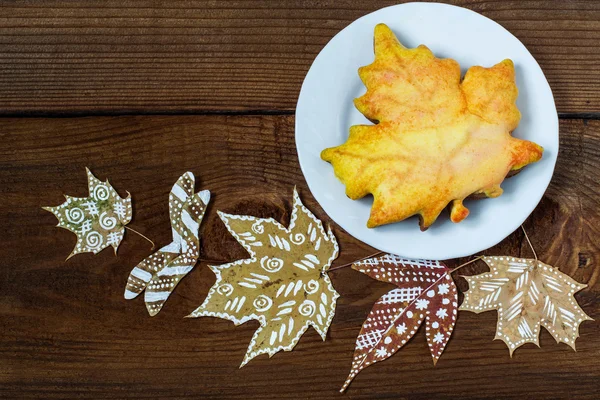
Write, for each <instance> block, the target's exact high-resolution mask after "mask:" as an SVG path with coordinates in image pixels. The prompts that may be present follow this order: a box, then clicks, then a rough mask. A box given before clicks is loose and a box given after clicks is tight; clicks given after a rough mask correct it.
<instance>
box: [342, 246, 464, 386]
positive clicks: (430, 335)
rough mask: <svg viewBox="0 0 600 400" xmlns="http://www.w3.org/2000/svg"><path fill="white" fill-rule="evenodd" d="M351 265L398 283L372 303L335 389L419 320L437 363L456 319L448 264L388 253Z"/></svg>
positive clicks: (395, 345)
mask: <svg viewBox="0 0 600 400" xmlns="http://www.w3.org/2000/svg"><path fill="white" fill-rule="evenodd" d="M352 268H353V269H355V270H357V271H360V272H362V273H363V274H366V275H368V276H370V277H371V278H373V279H377V280H378V281H382V282H388V283H391V284H393V285H396V286H398V288H397V289H393V290H391V291H389V292H388V293H386V294H384V295H383V296H382V297H381V298H379V300H377V302H375V304H374V305H373V308H372V309H371V312H370V313H369V316H368V317H367V319H366V320H365V322H364V323H363V326H362V328H361V330H360V333H359V335H358V337H357V339H356V349H355V350H354V357H353V361H352V369H351V371H350V374H349V376H348V379H346V382H345V383H344V386H343V387H342V389H341V390H340V391H342V392H343V391H344V390H345V389H346V388H347V387H348V385H349V384H350V382H351V381H352V379H354V377H355V376H356V375H357V374H358V373H359V372H360V371H362V370H363V369H364V368H366V367H367V366H369V365H371V364H374V363H376V362H379V361H383V360H385V359H387V358H389V357H391V356H392V355H393V354H394V353H395V352H396V351H398V350H399V349H400V348H401V347H402V346H404V345H405V344H406V342H408V340H410V338H411V337H412V336H413V335H414V334H415V333H416V331H417V329H418V328H419V326H420V325H421V324H422V323H423V321H425V336H426V337H427V344H428V345H429V350H430V352H431V357H433V363H434V364H435V363H437V360H438V359H439V358H440V356H441V354H442V352H443V351H444V348H445V347H446V344H447V343H448V340H450V335H452V331H453V329H454V325H455V323H456V314H457V309H458V304H457V301H458V298H457V291H456V285H455V284H454V281H453V280H452V277H450V271H451V270H450V269H449V268H448V267H446V266H445V265H443V264H441V263H440V262H438V261H428V260H406V259H403V258H401V257H399V256H395V255H392V254H386V255H384V256H382V257H378V258H370V259H367V260H363V261H359V262H356V263H354V264H353V265H352Z"/></svg>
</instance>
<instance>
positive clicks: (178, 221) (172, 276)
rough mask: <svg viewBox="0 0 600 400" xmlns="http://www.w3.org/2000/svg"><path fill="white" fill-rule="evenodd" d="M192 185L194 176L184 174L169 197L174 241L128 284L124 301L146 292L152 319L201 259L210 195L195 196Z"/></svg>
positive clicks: (135, 271)
mask: <svg viewBox="0 0 600 400" xmlns="http://www.w3.org/2000/svg"><path fill="white" fill-rule="evenodd" d="M194 183H195V177H194V174H192V173H191V172H186V173H185V174H183V175H182V176H181V177H180V178H179V179H178V180H177V182H176V183H175V185H173V188H172V189H171V194H170V195H169V217H170V220H171V228H172V231H173V241H172V242H171V243H170V244H168V245H166V246H164V247H163V248H161V249H160V250H158V251H157V252H155V253H154V254H152V255H150V256H148V257H147V258H145V259H144V260H143V261H142V262H140V263H139V264H138V265H137V266H136V267H135V268H133V270H132V271H131V274H130V275H129V278H128V280H127V286H126V288H125V298H126V299H133V298H135V297H137V296H138V295H139V294H140V293H141V292H143V291H144V290H145V293H144V301H145V302H146V308H147V309H148V313H150V315H151V316H154V315H156V314H158V312H159V311H160V310H161V308H162V306H163V305H164V304H165V302H166V301H167V298H168V297H169V295H170V294H171V292H173V290H174V289H175V286H176V285H177V284H178V283H179V282H180V281H181V279H183V277H184V276H186V275H187V273H188V272H190V271H191V270H192V268H194V265H196V262H197V261H198V257H199V256H200V239H199V238H198V230H199V229H200V223H201V222H202V218H203V217H204V212H205V211H206V206H207V205H208V202H209V200H210V192H209V191H208V190H203V191H201V192H198V193H196V194H194Z"/></svg>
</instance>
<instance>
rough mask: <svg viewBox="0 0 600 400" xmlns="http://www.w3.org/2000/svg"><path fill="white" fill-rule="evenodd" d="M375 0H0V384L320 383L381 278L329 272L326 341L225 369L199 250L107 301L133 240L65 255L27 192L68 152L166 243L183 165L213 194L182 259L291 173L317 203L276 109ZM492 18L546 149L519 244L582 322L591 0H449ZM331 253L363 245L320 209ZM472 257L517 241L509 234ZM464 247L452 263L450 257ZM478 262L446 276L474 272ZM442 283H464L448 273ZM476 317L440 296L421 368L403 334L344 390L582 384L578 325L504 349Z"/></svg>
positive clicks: (240, 332)
mask: <svg viewBox="0 0 600 400" xmlns="http://www.w3.org/2000/svg"><path fill="white" fill-rule="evenodd" d="M394 3H396V2H395V1H372V2H364V1H358V0H335V1H334V0H321V1H309V0H303V1H222V2H221V1H202V2H194V1H183V0H172V1H169V2H162V3H161V2H157V1H130V0H119V1H115V0H103V1H96V0H94V1H66V0H64V1H58V0H57V1H28V0H19V1H4V2H2V3H0V113H1V114H2V115H3V118H0V199H1V200H0V221H2V224H3V227H2V229H1V230H0V242H1V243H2V246H1V248H0V260H1V262H0V263H1V267H0V326H1V328H0V397H1V398H64V397H71V398H73V397H77V398H107V399H108V398H110V399H117V398H119V399H120V398H136V399H137V398H145V399H146V398H148V399H149V398H152V399H154V398H183V397H186V396H190V397H192V398H202V399H213V398H232V399H249V398H256V399H259V398H260V399H267V398H268V399H282V398H315V399H317V398H318V399H324V398H333V399H336V398H340V396H341V395H339V394H338V392H337V391H338V389H339V387H340V385H341V384H342V383H343V381H344V379H345V377H346V375H347V373H348V371H349V367H350V362H351V358H352V353H353V350H354V342H355V339H356V335H357V334H358V331H359V330H360V327H361V324H362V322H363V320H364V318H365V317H366V315H367V313H368V311H369V310H370V308H371V306H372V303H373V302H374V301H375V300H376V299H377V298H378V297H379V296H380V295H382V294H383V293H384V292H386V291H387V290H388V289H389V286H388V285H386V284H383V283H380V282H376V281H374V280H372V279H370V278H368V277H367V276H365V275H362V274H360V273H358V272H355V271H352V270H351V269H348V268H346V269H341V270H339V271H336V272H332V279H333V282H334V285H335V287H336V289H337V290H338V291H339V292H340V294H341V295H342V297H341V298H340V300H339V301H338V307H337V313H336V316H335V319H334V321H333V324H332V326H331V329H330V331H329V334H328V339H327V341H326V342H322V341H321V340H320V338H319V337H318V335H317V333H316V332H315V331H314V330H309V331H308V332H307V333H306V334H305V335H304V336H303V337H302V339H301V340H300V342H299V344H298V345H297V346H296V348H295V350H294V351H293V352H285V353H278V354H277V355H275V356H274V357H273V358H272V359H268V357H266V356H261V357H258V358H257V359H255V360H253V361H251V362H250V363H249V364H248V365H247V366H245V367H244V368H242V369H238V366H239V364H240V362H241V360H242V358H243V355H244V353H245V350H246V348H247V346H248V343H249V340H250V338H251V336H252V333H253V332H254V330H255V329H256V328H257V326H258V324H257V323H255V322H249V323H246V324H244V325H242V326H239V327H235V326H234V325H233V324H232V323H231V322H228V321H225V320H221V319H214V318H203V319H184V318H183V317H184V316H185V315H187V314H188V313H189V312H190V311H192V310H193V309H194V308H195V307H197V306H198V305H199V304H200V303H201V302H202V301H203V299H204V298H205V296H206V294H207V291H208V288H209V287H210V286H211V285H212V284H213V282H214V275H213V274H212V273H211V272H210V271H209V269H208V268H207V267H206V265H207V263H206V262H201V263H200V264H198V265H197V266H196V268H195V270H193V271H192V272H191V273H190V274H189V275H188V276H187V277H186V278H185V279H184V280H183V281H182V282H181V284H180V285H179V286H178V287H177V289H176V290H175V292H174V293H173V295H172V296H171V297H170V299H169V301H168V302H167V303H166V305H165V307H164V309H163V310H162V311H161V313H160V314H159V315H158V316H156V317H153V318H150V317H149V316H148V315H147V313H146V309H145V306H144V304H143V301H142V299H136V300H134V301H126V300H124V298H123V291H124V287H125V283H126V279H127V276H128V274H129V271H130V270H131V268H132V267H133V266H134V265H136V264H137V263H138V262H139V261H140V260H142V259H143V258H144V257H146V256H147V255H149V254H150V249H149V245H148V243H147V242H145V241H144V240H143V239H141V238H140V237H138V236H136V235H132V234H129V233H128V234H127V235H126V237H125V240H124V241H123V243H122V245H121V247H120V249H119V254H118V256H117V257H115V255H114V254H113V253H112V251H110V250H105V251H103V252H101V253H100V254H98V255H96V256H94V255H92V254H85V255H79V256H76V257H74V258H72V259H70V260H68V261H67V262H65V260H64V259H65V257H66V255H67V254H69V252H70V251H71V249H72V247H73V245H74V242H75V237H74V235H73V234H71V233H70V232H67V231H65V230H61V229H57V228H55V223H56V221H55V218H54V217H53V216H52V215H51V214H50V213H47V212H45V211H43V210H42V209H41V207H42V206H45V205H57V204H59V203H61V202H62V200H63V197H62V196H63V194H70V195H79V196H83V195H86V193H87V187H86V180H85V179H86V178H85V173H84V167H86V166H89V167H90V168H91V169H92V170H93V172H94V173H96V175H98V177H99V178H101V179H104V178H107V177H108V178H110V180H111V183H112V184H113V185H114V187H115V188H117V190H118V191H119V192H120V193H121V194H125V191H126V190H127V191H130V192H131V193H132V194H133V199H134V209H135V210H134V220H133V222H132V223H131V227H134V228H136V229H138V230H139V231H141V232H143V233H145V234H147V235H148V236H151V237H152V238H153V239H154V241H155V242H156V243H157V244H158V245H164V244H167V243H168V242H170V240H171V238H170V235H171V232H170V226H169V222H168V217H167V216H168V214H167V195H168V192H169V190H170V188H171V185H172V184H173V183H174V182H175V180H176V179H177V177H178V176H179V175H180V174H182V173H183V172H185V171H188V170H189V171H193V172H194V173H195V174H196V175H197V176H198V177H199V185H198V187H199V188H203V189H204V188H207V189H210V190H211V191H212V193H213V199H214V201H213V202H212V205H211V207H210V209H209V212H208V215H207V217H206V218H205V222H204V223H203V225H202V227H201V233H202V239H203V242H202V253H201V257H202V258H203V259H210V260H215V261H229V260H236V259H239V258H244V257H246V254H245V251H244V250H243V249H242V248H241V247H240V246H239V245H238V244H237V242H235V240H234V239H233V238H232V237H231V236H230V235H229V234H228V233H227V232H226V230H225V228H224V226H223V224H222V223H221V222H220V220H219V219H218V217H217V214H216V210H224V211H227V212H232V213H244V214H246V213H247V214H252V215H256V216H260V217H267V216H273V217H275V218H277V219H279V220H281V221H282V222H286V221H287V219H288V218H289V213H290V199H291V195H292V188H293V185H296V186H297V187H298V188H299V191H300V193H301V196H302V198H303V199H304V200H305V202H306V204H307V206H308V207H309V208H310V209H311V210H313V211H314V212H315V213H316V214H317V216H318V217H319V218H322V219H323V220H325V221H329V219H328V217H327V215H326V214H325V213H324V212H323V211H322V209H321V208H320V207H319V205H318V204H317V203H316V202H315V201H314V199H313V197H312V196H311V194H310V192H309V190H308V188H307V186H306V182H305V180H304V178H303V175H302V173H301V171H300V168H299V166H298V159H297V155H296V149H295V144H294V107H295V104H296V99H297V97H298V91H299V89H300V85H301V83H302V80H303V78H304V75H305V74H306V72H307V70H308V68H309V66H310V64H311V62H312V60H313V59H314V57H315V56H316V54H317V53H318V52H319V50H320V49H321V48H322V47H323V46H324V45H325V44H326V43H327V41H328V40H329V39H331V37H332V36H333V35H335V34H336V33H337V32H338V31H339V30H341V29H342V28H344V27H345V26H346V25H348V24H349V23H350V22H351V21H353V20H354V19H356V18H358V17H360V16H362V15H364V14H366V13H368V12H370V11H373V10H376V9H378V8H380V7H383V6H387V5H391V4H394ZM454 3H455V4H458V5H462V6H465V7H468V8H471V9H473V10H475V11H478V12H480V13H482V14H484V15H486V16H488V17H490V18H492V19H494V20H495V21H497V22H499V23H500V24H502V25H503V26H505V27H506V28H507V29H508V30H510V31H511V32H512V33H513V34H515V35H516V36H517V37H518V38H519V39H520V40H521V41H523V43H524V44H525V45H526V46H527V48H528V49H529V50H530V51H531V52H532V53H533V55H534V56H535V57H536V59H537V60H538V62H539V63H540V65H541V67H542V69H543V70H544V73H545V74H546V76H547V78H548V80H549V82H550V85H551V87H552V90H553V92H554V96H555V100H556V105H557V108H558V111H559V115H560V117H561V120H560V146H561V150H560V154H559V157H558V164H557V167H556V172H555V175H554V178H553V180H552V183H551V185H550V188H549V189H548V191H547V193H546V195H545V197H544V198H543V200H542V202H541V203H540V205H539V206H538V207H537V209H536V210H535V211H534V213H533V214H532V215H531V217H530V218H529V219H528V220H527V222H526V224H525V227H526V229H527V230H528V232H529V235H530V237H531V239H532V242H533V243H534V245H535V247H536V248H537V251H538V254H539V257H540V258H541V259H542V260H544V261H546V262H547V263H549V264H552V265H554V266H556V267H558V268H559V269H560V270H561V271H562V272H565V273H567V274H569V275H571V276H572V277H573V278H575V279H576V280H578V281H580V282H583V283H587V284H588V285H589V287H588V288H587V289H585V290H583V291H582V292H580V293H579V294H578V295H577V299H578V300H579V302H580V303H581V305H582V307H583V309H584V310H585V311H586V312H587V313H588V314H589V315H590V316H591V317H592V318H594V319H595V320H596V321H598V320H600V299H599V294H600V283H599V280H598V278H599V276H600V265H599V263H600V178H599V168H600V68H599V67H598V65H599V64H600V2H598V1H565V0H560V1H475V0H473V1H471V0H461V1H455V2H454ZM334 227H335V232H336V234H337V237H338V239H339V242H340V245H341V255H340V257H339V258H338V259H337V260H336V261H335V263H334V266H336V265H341V264H344V263H348V262H350V261H352V260H356V259H358V258H361V257H364V256H367V255H369V254H371V253H372V252H374V250H373V249H372V248H370V247H369V246H367V245H365V244H362V243H360V242H358V241H357V240H355V239H353V238H352V237H350V236H349V235H348V234H346V233H345V232H344V231H343V230H342V229H340V228H339V227H337V226H335V224H334ZM486 254H497V255H499V254H510V255H515V256H516V255H522V256H530V255H531V253H530V251H529V249H528V247H527V244H526V242H525V241H524V237H523V234H522V233H521V232H519V231H517V232H515V233H513V234H512V235H510V236H509V237H508V238H507V239H506V240H504V241H503V242H502V243H501V244H499V245H498V246H496V247H494V248H492V249H490V250H488V251H486ZM463 261H465V260H464V259H463V260H452V261H450V262H449V265H458V263H460V262H463ZM485 270H486V268H485V266H484V265H482V264H481V263H478V264H475V265H472V266H469V267H466V268H465V269H464V271H465V274H474V273H481V272H483V271H485ZM457 281H458V285H459V289H460V290H462V291H464V290H466V286H467V285H466V282H465V281H464V280H462V279H458V280H457ZM495 325H496V313H494V312H488V313H484V314H481V315H478V316H476V315H474V314H472V313H468V312H460V314H459V321H458V326H457V329H456V330H455V332H454V335H453V338H452V340H451V341H450V343H449V345H448V347H447V350H446V351H445V353H444V355H443V356H442V358H441V360H440V362H439V363H438V365H437V366H436V367H434V366H433V365H432V362H431V357H430V355H429V353H428V350H427V346H426V342H425V337H424V333H423V331H422V330H421V331H420V332H418V333H417V334H416V336H415V338H414V339H413V340H411V341H410V342H409V343H408V345H407V346H406V347H405V348H404V349H402V350H401V351H400V352H399V353H397V354H396V355H395V356H394V357H392V358H391V359H389V360H388V361H386V362H384V363H381V364H378V365H376V366H374V367H371V368H368V369H366V370H365V371H363V372H362V373H361V374H360V375H359V376H358V377H357V379H356V380H355V382H354V383H353V384H352V386H351V387H350V389H349V391H348V392H347V394H346V395H345V396H347V397H348V398H353V399H354V398H356V399H358V398H363V399H367V398H422V399H432V398H451V397H452V398H489V399H495V398H499V397H506V398H518V399H522V398H569V397H570V398H574V397H577V398H590V399H591V398H598V396H600V394H599V391H600V335H599V332H600V331H599V328H600V326H599V323H598V322H585V323H583V324H582V326H581V337H580V338H579V339H578V341H577V348H578V351H577V352H574V351H572V350H571V349H569V348H568V347H567V346H565V345H562V344H560V345H557V344H556V343H555V342H554V340H553V339H552V338H551V336H550V335H549V334H548V332H546V331H543V332H542V334H541V348H537V347H535V346H534V345H526V346H524V347H523V348H521V349H519V350H518V351H517V352H516V353H515V355H514V356H513V358H512V359H511V358H510V357H509V355H508V350H507V348H506V346H505V345H504V344H503V343H502V342H500V341H493V340H492V339H493V337H494V332H495Z"/></svg>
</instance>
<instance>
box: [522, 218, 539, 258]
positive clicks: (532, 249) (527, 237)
mask: <svg viewBox="0 0 600 400" xmlns="http://www.w3.org/2000/svg"><path fill="white" fill-rule="evenodd" d="M521 229H523V233H524V234H525V239H527V243H529V247H531V251H533V257H534V258H535V261H538V258H537V254H536V252H535V249H534V248H533V245H532V244H531V241H530V240H529V236H527V232H525V228H524V227H523V225H521Z"/></svg>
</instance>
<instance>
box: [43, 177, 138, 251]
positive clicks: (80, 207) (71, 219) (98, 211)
mask: <svg viewBox="0 0 600 400" xmlns="http://www.w3.org/2000/svg"><path fill="white" fill-rule="evenodd" d="M86 172H87V178H88V188H89V192H90V195H89V196H88V197H71V196H65V198H66V201H65V202H64V203H63V204H61V205H59V206H56V207H43V209H44V210H47V211H50V212H51V213H53V214H54V215H55V216H56V218H57V219H58V225H57V226H58V227H60V228H64V229H67V230H69V231H71V232H73V233H74V234H75V235H77V243H76V244H75V248H74V249H73V252H72V253H71V254H70V255H69V257H68V258H70V257H72V256H74V255H75V254H79V253H86V252H89V253H94V254H96V253H98V252H99V251H101V250H103V249H105V248H107V247H108V246H112V247H113V249H114V250H115V254H116V253H117V248H118V247H119V244H120V243H121V240H122V239H123V235H124V233H125V225H127V224H128V223H129V222H130V221H131V215H132V209H131V195H129V193H127V194H128V197H127V198H125V199H124V198H122V197H121V196H119V194H118V193H117V192H116V191H115V189H113V187H112V186H111V185H110V183H108V180H107V181H106V182H102V181H100V180H99V179H98V178H96V177H95V176H94V175H93V174H92V173H91V172H90V170H89V169H87V168H86ZM68 258H67V259H68Z"/></svg>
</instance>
